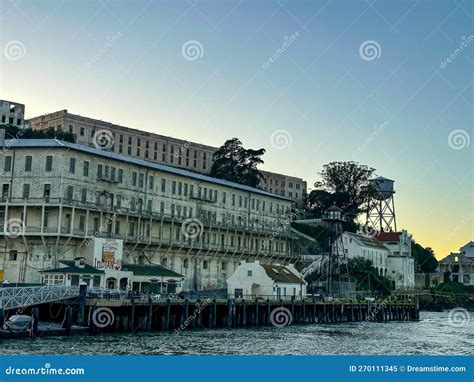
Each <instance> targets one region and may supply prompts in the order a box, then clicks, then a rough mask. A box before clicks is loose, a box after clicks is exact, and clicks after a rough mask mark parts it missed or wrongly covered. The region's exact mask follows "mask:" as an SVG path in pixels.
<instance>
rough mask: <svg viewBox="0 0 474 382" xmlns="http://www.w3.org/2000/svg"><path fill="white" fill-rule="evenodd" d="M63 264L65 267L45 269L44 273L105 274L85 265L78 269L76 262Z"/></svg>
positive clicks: (61, 261) (63, 261)
mask: <svg viewBox="0 0 474 382" xmlns="http://www.w3.org/2000/svg"><path fill="white" fill-rule="evenodd" d="M59 262H60V263H61V264H64V265H66V266H65V267H60V268H52V269H43V270H42V271H40V272H42V273H77V274H81V275H84V274H88V275H92V274H104V273H105V272H104V271H101V270H99V269H97V268H94V267H93V266H92V265H89V264H84V268H80V267H76V265H75V264H74V260H60V261H59Z"/></svg>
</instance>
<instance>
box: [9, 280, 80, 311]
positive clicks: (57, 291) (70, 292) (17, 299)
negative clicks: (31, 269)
mask: <svg viewBox="0 0 474 382" xmlns="http://www.w3.org/2000/svg"><path fill="white" fill-rule="evenodd" d="M77 296H79V287H69V286H39V287H12V288H10V287H2V288H0V307H2V308H3V309H4V310H10V309H19V308H26V307H28V306H31V305H38V304H44V303H47V302H53V301H60V300H66V299H68V298H74V297H77Z"/></svg>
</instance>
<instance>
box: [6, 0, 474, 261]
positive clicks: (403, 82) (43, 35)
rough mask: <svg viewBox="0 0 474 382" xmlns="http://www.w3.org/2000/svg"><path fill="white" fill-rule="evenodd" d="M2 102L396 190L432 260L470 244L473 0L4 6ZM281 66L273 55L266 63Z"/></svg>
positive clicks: (473, 212)
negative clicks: (348, 171) (338, 171)
mask: <svg viewBox="0 0 474 382" xmlns="http://www.w3.org/2000/svg"><path fill="white" fill-rule="evenodd" d="M0 4H1V9H0V39H1V46H2V56H1V76H0V79H1V83H0V88H1V91H0V98H1V99H7V100H11V101H17V102H20V103H24V104H26V108H27V118H30V117H34V116H37V115H40V114H44V113H47V112H54V111H57V110H61V109H68V111H69V112H71V113H74V114H80V115H84V116H88V117H93V118H98V119H103V120H106V121H110V122H114V123H117V124H121V125H124V126H129V127H133V128H137V129H141V130H146V131H151V132H155V133H159V134H164V135H171V136H175V137H178V138H183V139H187V140H191V141H196V142H200V143H205V144H209V145H213V146H219V145H221V144H222V143H223V142H224V141H225V140H226V139H228V138H231V137H239V138H240V139H241V140H242V141H243V143H244V145H245V146H248V147H253V148H260V147H264V148H266V149H267V152H266V154H265V155H264V160H265V165H264V166H263V167H262V168H263V169H265V170H270V171H275V172H281V173H285V174H291V175H295V176H299V177H302V178H304V179H306V180H307V181H308V185H309V186H310V187H311V186H312V184H313V183H314V182H315V181H316V180H318V179H319V177H318V174H317V173H318V172H319V171H320V170H321V167H322V165H323V164H325V163H328V162H331V161H345V160H356V161H358V162H361V163H364V164H367V165H369V166H372V167H375V168H376V169H377V173H378V174H379V175H382V176H385V177H388V178H391V179H394V180H395V187H396V196H395V198H396V199H395V203H396V209H397V223H398V227H399V228H406V229H407V230H408V231H409V232H410V233H411V234H413V237H414V239H415V240H417V241H418V242H420V243H421V244H422V245H423V246H431V247H432V248H433V249H434V250H435V252H436V256H437V257H438V258H442V257H444V256H446V255H447V254H448V253H449V252H454V251H457V250H458V249H459V247H460V246H461V245H463V244H465V243H467V242H468V241H470V240H474V192H473V191H474V173H473V172H474V171H473V168H474V150H473V147H474V142H471V140H473V139H474V134H473V120H474V118H473V116H474V114H473V94H474V87H473V63H474V54H473V53H474V31H473V15H474V11H473V3H472V2H470V1H467V0H466V1H462V0H457V1H390V2H388V1H329V0H325V1H283V0H279V1H252V2H250V1H212V2H211V1H173V2H171V1H150V0H145V1H106V0H101V1H17V0H11V1H10V0H0ZM272 57H273V58H272Z"/></svg>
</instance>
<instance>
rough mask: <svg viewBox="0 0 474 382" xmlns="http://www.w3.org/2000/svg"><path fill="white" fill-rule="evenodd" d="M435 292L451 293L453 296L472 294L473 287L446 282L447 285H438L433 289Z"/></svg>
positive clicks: (473, 292)
mask: <svg viewBox="0 0 474 382" xmlns="http://www.w3.org/2000/svg"><path fill="white" fill-rule="evenodd" d="M435 292H443V293H453V294H465V295H467V294H474V285H464V284H461V283H455V282H453V281H448V282H447V283H443V284H439V285H438V286H436V288H435Z"/></svg>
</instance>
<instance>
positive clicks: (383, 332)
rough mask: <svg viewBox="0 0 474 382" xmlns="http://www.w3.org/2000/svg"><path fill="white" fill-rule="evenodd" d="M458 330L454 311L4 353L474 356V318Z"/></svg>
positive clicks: (65, 343) (12, 345)
mask: <svg viewBox="0 0 474 382" xmlns="http://www.w3.org/2000/svg"><path fill="white" fill-rule="evenodd" d="M470 315H471V318H470V320H465V321H464V322H463V325H459V326H454V325H453V323H452V322H450V321H449V319H448V312H447V311H446V312H421V313H420V321H418V322H386V323H368V322H367V323H364V324H362V323H342V324H306V325H295V326H287V327H283V328H276V327H268V328H249V329H232V330H228V329H212V330H209V329H194V330H188V331H182V332H180V333H178V334H175V333H173V332H138V333H134V334H104V335H99V336H73V337H49V338H40V339H38V340H28V339H26V340H3V341H1V342H0V343H1V352H2V354H54V355H62V354H78V355H99V354H114V355H126V354H134V355H146V354H150V355H181V354H188V355H197V354H205V355H211V354H221V355H222V354H242V355H245V354H250V355H257V354H258V355H276V354H281V355H283V354H286V355H288V354H294V355H299V354H304V355H310V354H315V355H316V354H361V355H364V354H368V355H370V354H374V355H375V354H443V355H448V354H474V314H473V313H471V314H470Z"/></svg>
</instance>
